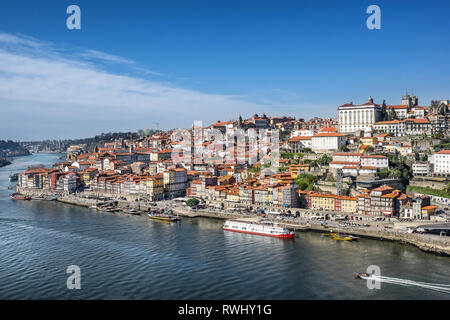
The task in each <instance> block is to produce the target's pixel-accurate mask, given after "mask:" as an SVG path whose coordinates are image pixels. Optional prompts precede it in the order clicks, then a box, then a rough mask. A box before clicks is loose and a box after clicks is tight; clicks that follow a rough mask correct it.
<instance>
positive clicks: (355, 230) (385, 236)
mask: <svg viewBox="0 0 450 320" xmlns="http://www.w3.org/2000/svg"><path fill="white" fill-rule="evenodd" d="M16 190H17V193H20V194H23V195H28V196H36V195H41V194H42V190H34V189H25V188H21V187H17V188H16ZM54 195H57V194H54ZM83 195H84V194H83ZM84 196H85V197H83V196H75V195H74V194H71V195H58V199H57V201H59V202H62V203H66V204H71V205H77V206H83V207H90V206H93V205H96V204H97V203H99V202H100V200H98V199H94V198H88V196H92V195H90V194H86V195H84ZM117 201H118V202H119V207H122V206H123V207H125V206H127V205H130V206H132V207H135V208H136V207H137V205H138V204H137V203H136V202H135V201H132V202H130V201H126V200H117ZM149 208H159V207H158V206H156V207H154V206H149V205H147V204H145V203H143V204H140V209H141V210H142V211H145V210H148V209H149ZM172 210H173V212H174V213H175V214H178V215H179V216H182V217H188V218H198V217H201V218H213V219H222V220H226V219H238V218H239V219H242V218H255V215H254V214H253V215H252V214H237V213H231V212H227V211H224V210H222V211H219V212H217V211H212V210H206V209H203V210H195V211H193V210H191V209H188V208H179V207H178V208H173V209H172ZM265 219H267V220H270V221H272V222H276V223H282V224H285V225H286V226H287V227H288V228H289V229H290V230H292V231H299V232H305V231H315V232H322V233H329V232H331V231H333V232H339V233H345V234H350V235H355V236H359V237H362V238H369V239H377V240H383V241H395V242H399V243H403V244H409V245H413V246H416V247H417V248H419V249H421V250H422V251H424V252H428V253H433V254H438V255H443V256H450V237H446V236H438V235H431V234H417V233H416V234H412V233H407V232H406V231H401V230H393V229H386V228H384V227H364V226H341V225H339V224H332V223H331V222H330V223H328V222H327V224H328V225H326V226H325V225H322V224H321V223H320V222H318V221H313V220H306V219H297V220H296V221H284V220H280V219H277V218H272V217H266V218H265Z"/></svg>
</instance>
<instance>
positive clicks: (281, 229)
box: [223, 220, 295, 239]
mask: <svg viewBox="0 0 450 320" xmlns="http://www.w3.org/2000/svg"><path fill="white" fill-rule="evenodd" d="M223 230H226V231H234V232H242V233H249V234H256V235H261V236H269V237H275V238H285V239H290V238H294V237H295V233H294V232H290V231H289V229H288V228H287V227H286V226H285V225H280V224H277V223H273V222H271V221H258V222H251V221H244V220H227V221H225V224H224V226H223Z"/></svg>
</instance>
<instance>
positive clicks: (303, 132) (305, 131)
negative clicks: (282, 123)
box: [291, 129, 314, 137]
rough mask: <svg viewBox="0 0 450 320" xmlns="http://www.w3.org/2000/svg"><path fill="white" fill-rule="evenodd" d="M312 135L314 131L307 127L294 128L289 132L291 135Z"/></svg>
mask: <svg viewBox="0 0 450 320" xmlns="http://www.w3.org/2000/svg"><path fill="white" fill-rule="evenodd" d="M313 135H314V131H311V130H308V129H300V130H294V131H292V133H291V137H312V136H313Z"/></svg>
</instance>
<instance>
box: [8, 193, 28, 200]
mask: <svg viewBox="0 0 450 320" xmlns="http://www.w3.org/2000/svg"><path fill="white" fill-rule="evenodd" d="M10 198H11V199H13V200H31V197H28V196H24V195H21V194H18V193H13V194H12V195H10Z"/></svg>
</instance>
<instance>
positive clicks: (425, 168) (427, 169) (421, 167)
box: [412, 162, 433, 176]
mask: <svg viewBox="0 0 450 320" xmlns="http://www.w3.org/2000/svg"><path fill="white" fill-rule="evenodd" d="M432 167H433V165H432V164H431V163H428V162H424V163H420V162H416V163H413V165H412V170H413V175H415V176H429V175H430V174H431V172H432Z"/></svg>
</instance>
